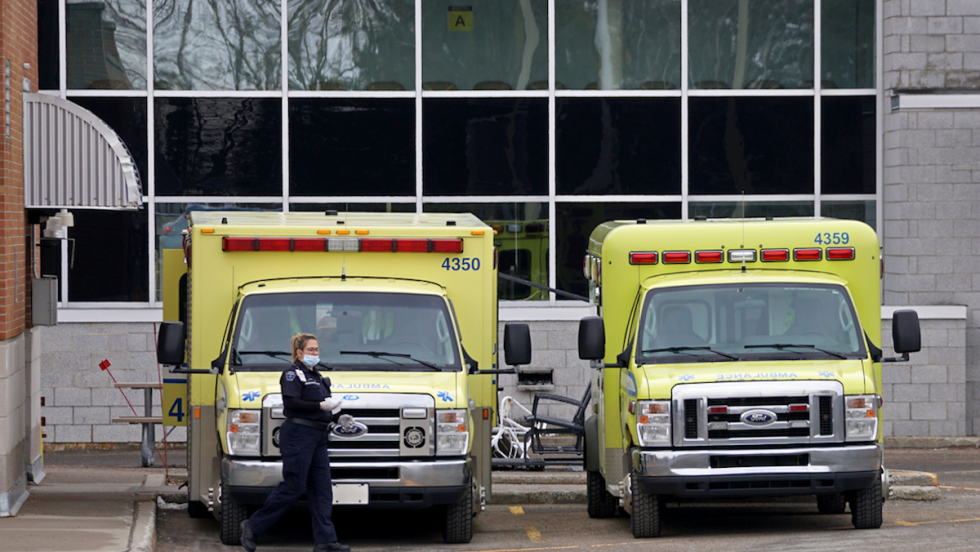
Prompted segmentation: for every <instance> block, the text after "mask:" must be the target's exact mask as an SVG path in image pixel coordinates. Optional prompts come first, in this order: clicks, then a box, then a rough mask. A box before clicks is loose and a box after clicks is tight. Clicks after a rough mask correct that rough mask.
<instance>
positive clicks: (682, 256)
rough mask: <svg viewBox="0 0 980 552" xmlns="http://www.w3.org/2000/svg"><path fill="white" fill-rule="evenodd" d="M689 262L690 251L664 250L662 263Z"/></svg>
mask: <svg viewBox="0 0 980 552" xmlns="http://www.w3.org/2000/svg"><path fill="white" fill-rule="evenodd" d="M690 262H691V252H690V251H664V264H688V263H690Z"/></svg>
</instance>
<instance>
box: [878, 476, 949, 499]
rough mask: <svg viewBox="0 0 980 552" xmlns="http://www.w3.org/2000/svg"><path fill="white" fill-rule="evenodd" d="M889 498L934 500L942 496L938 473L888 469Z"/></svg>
mask: <svg viewBox="0 0 980 552" xmlns="http://www.w3.org/2000/svg"><path fill="white" fill-rule="evenodd" d="M888 483H889V485H888V500H918V501H922V502H933V501H936V500H939V499H940V498H942V492H941V491H940V490H939V479H938V478H937V477H936V474H933V473H928V472H916V471H906V470H889V471H888Z"/></svg>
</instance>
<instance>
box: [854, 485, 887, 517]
mask: <svg viewBox="0 0 980 552" xmlns="http://www.w3.org/2000/svg"><path fill="white" fill-rule="evenodd" d="M882 502H884V500H883V499H882V496H881V478H880V477H876V478H875V482H874V485H872V486H870V487H868V488H867V489H861V490H859V491H855V492H854V495H853V496H852V497H851V523H853V524H854V528H855V529H877V528H879V527H881V506H882Z"/></svg>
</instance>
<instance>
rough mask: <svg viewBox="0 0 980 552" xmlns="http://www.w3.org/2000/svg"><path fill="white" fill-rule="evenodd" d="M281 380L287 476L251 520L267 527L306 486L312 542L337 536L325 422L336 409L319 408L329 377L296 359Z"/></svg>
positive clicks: (282, 447)
mask: <svg viewBox="0 0 980 552" xmlns="http://www.w3.org/2000/svg"><path fill="white" fill-rule="evenodd" d="M279 384H280V386H281V387H282V399H283V407H284V408H283V413H284V414H285V415H286V422H285V423H283V424H282V427H281V428H280V429H279V451H280V452H281V453H282V476H283V481H282V483H279V485H278V486H276V488H275V490H273V491H272V494H271V495H269V498H267V499H266V500H265V505H264V506H262V508H261V509H260V510H259V511H257V512H255V513H254V514H252V517H251V518H249V520H248V524H249V526H250V527H251V528H252V531H253V532H254V533H255V535H261V534H262V533H265V532H266V531H268V530H269V528H270V527H272V525H273V524H274V523H275V522H276V520H278V519H279V518H280V517H281V516H282V515H283V514H284V513H286V511H287V510H289V508H290V507H292V505H293V504H295V503H296V501H297V500H299V497H300V495H302V494H303V491H306V497H307V500H308V501H309V506H310V513H311V514H312V518H313V539H314V542H315V543H316V544H329V543H332V542H337V531H336V530H335V529H334V525H333V521H332V520H331V514H332V511H333V488H332V486H331V482H330V460H329V458H328V456H327V443H328V437H327V436H328V433H327V428H328V424H329V422H330V419H331V417H332V415H331V413H330V412H327V411H324V410H321V409H320V401H322V400H324V399H326V398H327V397H329V396H330V378H324V377H322V376H321V375H320V373H319V372H317V371H316V370H313V369H311V368H307V367H306V365H304V364H303V363H302V362H296V363H294V364H293V365H292V366H290V367H289V369H287V370H286V371H284V372H283V373H282V377H280V378H279Z"/></svg>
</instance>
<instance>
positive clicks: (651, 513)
mask: <svg viewBox="0 0 980 552" xmlns="http://www.w3.org/2000/svg"><path fill="white" fill-rule="evenodd" d="M630 493H631V494H632V501H633V513H632V515H630V528H631V529H632V530H633V537H635V538H638V539H649V538H655V537H659V536H660V514H661V513H662V512H663V501H661V500H660V496H659V495H655V494H650V493H648V492H646V491H644V490H643V488H642V487H640V482H639V478H638V477H637V476H636V472H633V474H632V476H631V477H630Z"/></svg>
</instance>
